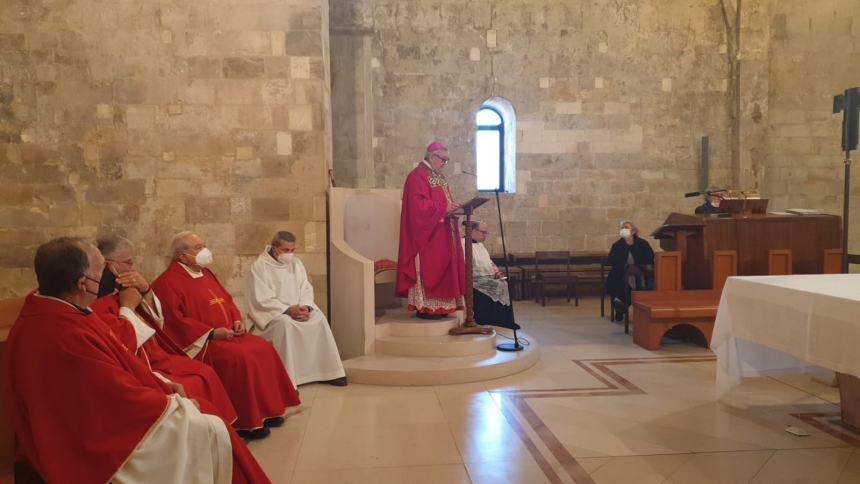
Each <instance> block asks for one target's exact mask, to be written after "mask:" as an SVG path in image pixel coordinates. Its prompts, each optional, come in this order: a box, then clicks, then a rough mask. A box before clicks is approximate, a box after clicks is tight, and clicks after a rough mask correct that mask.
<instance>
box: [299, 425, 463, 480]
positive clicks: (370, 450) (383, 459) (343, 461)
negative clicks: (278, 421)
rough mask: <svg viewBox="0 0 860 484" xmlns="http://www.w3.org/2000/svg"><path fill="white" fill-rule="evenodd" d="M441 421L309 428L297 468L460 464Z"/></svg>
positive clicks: (457, 454)
mask: <svg viewBox="0 0 860 484" xmlns="http://www.w3.org/2000/svg"><path fill="white" fill-rule="evenodd" d="M460 463H462V459H461V458H460V454H459V452H458V451H457V446H456V445H455V443H454V438H453V436H452V434H451V430H450V429H449V428H448V426H447V425H446V424H444V423H418V424H400V425H376V426H350V427H342V426H331V427H327V428H324V429H314V430H311V429H310V428H309V429H308V432H307V433H306V434H305V438H304V441H303V443H302V446H301V451H300V452H299V457H298V464H297V466H296V469H343V468H351V467H397V466H421V465H441V464H460Z"/></svg>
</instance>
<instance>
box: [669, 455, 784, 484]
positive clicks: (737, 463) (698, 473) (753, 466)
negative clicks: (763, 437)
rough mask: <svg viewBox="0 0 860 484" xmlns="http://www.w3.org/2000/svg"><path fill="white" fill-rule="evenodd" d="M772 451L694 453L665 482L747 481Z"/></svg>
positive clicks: (712, 483)
mask: <svg viewBox="0 0 860 484" xmlns="http://www.w3.org/2000/svg"><path fill="white" fill-rule="evenodd" d="M772 454H773V451H770V450H764V451H753V452H719V453H714V454H693V455H692V456H691V457H690V458H689V459H688V460H687V461H686V462H685V463H684V464H683V465H681V467H679V468H678V470H676V471H675V472H673V473H672V475H671V476H669V478H668V479H667V480H666V481H665V483H666V484H690V483H696V484H735V483H737V484H741V483H743V484H746V483H748V482H750V480H752V478H753V477H754V476H755V475H756V474H757V473H758V471H759V470H760V469H761V468H762V466H764V464H765V462H766V461H767V460H768V458H770V456H771V455H772Z"/></svg>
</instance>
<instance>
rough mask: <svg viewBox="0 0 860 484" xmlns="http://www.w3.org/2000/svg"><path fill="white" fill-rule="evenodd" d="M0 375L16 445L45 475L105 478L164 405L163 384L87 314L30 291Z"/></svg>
mask: <svg viewBox="0 0 860 484" xmlns="http://www.w3.org/2000/svg"><path fill="white" fill-rule="evenodd" d="M5 358H6V374H5V375H3V381H4V383H5V387H6V388H5V389H6V393H7V396H8V397H9V401H10V405H9V413H10V417H11V420H12V422H14V425H15V433H16V434H17V436H18V439H19V443H20V445H21V450H22V452H23V453H24V455H25V456H26V457H27V458H28V459H29V460H30V462H32V463H33V465H34V466H35V467H36V469H37V470H38V471H39V473H40V474H41V476H42V478H44V479H45V480H46V481H47V482H68V481H69V480H74V481H76V482H107V481H108V480H109V479H110V478H111V477H112V476H113V475H114V474H115V473H116V471H117V470H119V468H120V467H121V466H122V464H123V463H124V462H125V460H126V459H127V458H128V456H129V455H130V454H131V452H132V451H133V450H134V449H135V447H136V446H137V445H138V443H140V441H141V440H142V439H143V438H144V436H145V435H146V434H147V432H148V431H149V430H150V428H152V426H153V425H154V424H155V423H156V422H157V421H158V419H159V418H160V417H161V415H162V413H163V412H164V409H165V408H166V405H167V397H166V393H167V391H168V390H167V388H166V387H165V386H164V385H163V384H162V383H161V382H160V381H158V380H157V379H156V378H155V377H154V376H153V375H152V372H150V371H149V368H146V366H144V365H143V364H141V362H140V360H138V359H137V358H135V357H134V356H133V355H132V354H131V353H129V352H128V350H127V349H126V347H125V345H123V343H122V342H120V341H119V340H118V339H117V338H116V336H115V335H114V334H113V332H112V331H111V330H110V328H109V327H108V326H107V325H106V324H105V323H104V322H103V321H102V320H101V319H100V318H99V317H98V316H97V315H95V314H94V313H90V314H85V313H84V312H82V311H81V310H79V309H77V308H75V307H73V306H71V305H69V304H66V303H64V302H62V301H58V300H55V299H50V298H44V297H40V296H36V295H35V294H30V295H29V296H27V298H26V301H25V303H24V307H23V309H22V310H21V314H20V315H19V316H18V319H17V321H16V322H15V326H14V327H13V328H12V331H11V332H10V334H9V339H8V341H7V351H6V355H5Z"/></svg>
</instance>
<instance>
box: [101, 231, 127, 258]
mask: <svg viewBox="0 0 860 484" xmlns="http://www.w3.org/2000/svg"><path fill="white" fill-rule="evenodd" d="M97 243H98V248H99V251H100V252H101V253H102V255H103V256H105V257H110V256H112V255H115V254H118V253H121V252H126V251H128V252H129V253H131V252H134V244H132V243H131V241H130V240H128V239H127V238H125V237H123V236H122V235H110V236H107V237H101V238H99V239H98V241H97Z"/></svg>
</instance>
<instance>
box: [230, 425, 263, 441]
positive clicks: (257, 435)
mask: <svg viewBox="0 0 860 484" xmlns="http://www.w3.org/2000/svg"><path fill="white" fill-rule="evenodd" d="M236 433H237V434H239V437H242V438H243V439H245V440H258V439H264V438H266V437H268V436H269V434H270V433H271V430H269V429H268V427H260V428H258V429H254V430H237V431H236Z"/></svg>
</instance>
